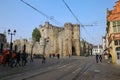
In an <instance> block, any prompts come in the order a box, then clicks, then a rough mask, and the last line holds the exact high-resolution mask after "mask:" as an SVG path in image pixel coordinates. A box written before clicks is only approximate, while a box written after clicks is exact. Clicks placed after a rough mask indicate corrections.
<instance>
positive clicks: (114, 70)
mask: <svg viewBox="0 0 120 80" xmlns="http://www.w3.org/2000/svg"><path fill="white" fill-rule="evenodd" d="M90 70H91V71H94V73H95V74H96V75H95V76H94V79H93V80H120V65H116V64H112V63H108V60H105V59H104V60H103V62H102V63H100V62H99V63H96V64H95V65H93V67H91V68H90Z"/></svg>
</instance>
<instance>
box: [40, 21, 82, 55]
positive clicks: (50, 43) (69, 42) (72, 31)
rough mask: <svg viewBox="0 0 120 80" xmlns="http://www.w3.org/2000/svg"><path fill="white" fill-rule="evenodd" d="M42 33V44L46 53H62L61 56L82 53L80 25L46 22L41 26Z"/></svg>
mask: <svg viewBox="0 0 120 80" xmlns="http://www.w3.org/2000/svg"><path fill="white" fill-rule="evenodd" d="M39 30H40V34H41V39H40V40H41V42H40V45H41V46H43V47H42V50H44V51H45V52H44V51H42V52H44V53H45V54H46V55H49V54H52V53H54V54H60V55H61V56H68V55H77V56H79V55H80V25H79V24H71V23H65V24H64V27H57V26H53V25H51V24H50V23H49V22H46V23H45V25H43V26H42V25H41V26H40V27H39Z"/></svg>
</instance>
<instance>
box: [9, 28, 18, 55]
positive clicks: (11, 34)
mask: <svg viewBox="0 0 120 80" xmlns="http://www.w3.org/2000/svg"><path fill="white" fill-rule="evenodd" d="M15 33H16V30H14V31H13V32H11V30H10V29H8V35H10V36H11V37H10V56H12V45H13V43H12V36H13V35H15Z"/></svg>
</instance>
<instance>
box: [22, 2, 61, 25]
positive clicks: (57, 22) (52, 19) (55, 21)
mask: <svg viewBox="0 0 120 80" xmlns="http://www.w3.org/2000/svg"><path fill="white" fill-rule="evenodd" d="M20 1H21V2H23V3H24V4H26V5H27V6H29V7H31V8H32V9H34V10H35V11H37V12H38V13H40V14H41V15H43V16H45V17H46V18H47V19H49V20H51V21H53V22H54V23H56V24H57V25H60V26H61V25H62V23H60V22H59V21H57V20H55V19H54V18H51V17H49V16H48V15H47V14H45V13H43V12H42V11H40V10H38V9H37V8H35V7H33V6H32V5H30V4H29V3H27V2H25V1H24V0H20Z"/></svg>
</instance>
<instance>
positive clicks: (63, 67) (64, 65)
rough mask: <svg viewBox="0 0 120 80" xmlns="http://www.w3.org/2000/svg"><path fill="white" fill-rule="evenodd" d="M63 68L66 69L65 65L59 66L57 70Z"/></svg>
mask: <svg viewBox="0 0 120 80" xmlns="http://www.w3.org/2000/svg"><path fill="white" fill-rule="evenodd" d="M64 67H66V65H63V66H60V67H58V68H57V69H61V68H64Z"/></svg>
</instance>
